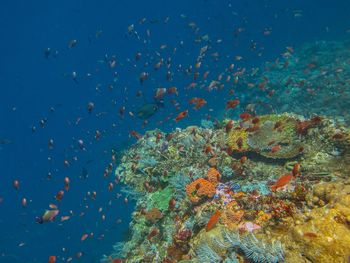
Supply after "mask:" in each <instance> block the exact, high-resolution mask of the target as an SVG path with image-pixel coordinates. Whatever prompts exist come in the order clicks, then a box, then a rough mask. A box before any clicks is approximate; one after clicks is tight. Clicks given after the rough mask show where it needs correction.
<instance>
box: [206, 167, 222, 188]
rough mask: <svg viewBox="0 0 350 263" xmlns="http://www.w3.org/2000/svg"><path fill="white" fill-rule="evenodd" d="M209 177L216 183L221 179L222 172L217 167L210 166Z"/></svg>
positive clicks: (210, 180) (209, 179)
mask: <svg viewBox="0 0 350 263" xmlns="http://www.w3.org/2000/svg"><path fill="white" fill-rule="evenodd" d="M207 178H208V181H209V182H211V183H212V184H214V185H216V184H217V183H218V182H219V181H220V178H221V174H220V173H219V171H218V170H216V169H215V168H209V170H208V172H207Z"/></svg>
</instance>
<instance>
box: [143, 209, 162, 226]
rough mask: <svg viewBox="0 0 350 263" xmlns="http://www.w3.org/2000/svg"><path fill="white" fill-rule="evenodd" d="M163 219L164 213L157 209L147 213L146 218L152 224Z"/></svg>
mask: <svg viewBox="0 0 350 263" xmlns="http://www.w3.org/2000/svg"><path fill="white" fill-rule="evenodd" d="M162 217H163V214H162V212H160V211H159V209H158V208H155V207H154V208H152V209H151V210H149V211H147V212H146V214H145V218H146V219H147V220H148V221H151V222H152V223H155V222H156V221H158V219H161V218H162Z"/></svg>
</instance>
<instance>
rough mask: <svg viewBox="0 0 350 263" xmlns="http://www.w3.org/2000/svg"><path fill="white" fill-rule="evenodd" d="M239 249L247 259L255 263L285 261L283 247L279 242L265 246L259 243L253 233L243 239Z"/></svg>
mask: <svg viewBox="0 0 350 263" xmlns="http://www.w3.org/2000/svg"><path fill="white" fill-rule="evenodd" d="M239 247H240V248H241V249H242V251H243V252H244V254H245V256H246V258H248V259H250V260H252V261H253V262H255V263H278V262H282V261H283V260H284V254H283V250H282V246H281V243H280V242H279V241H276V242H274V243H271V244H265V243H263V242H261V241H259V240H258V239H257V238H256V237H255V236H254V234H253V233H250V234H248V235H246V236H245V237H243V238H242V239H241V243H240V245H239Z"/></svg>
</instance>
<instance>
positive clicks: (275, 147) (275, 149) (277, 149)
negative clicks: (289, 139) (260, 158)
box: [271, 144, 281, 153]
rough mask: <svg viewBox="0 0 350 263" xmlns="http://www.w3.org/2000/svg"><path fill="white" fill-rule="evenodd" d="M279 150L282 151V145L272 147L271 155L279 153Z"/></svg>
mask: <svg viewBox="0 0 350 263" xmlns="http://www.w3.org/2000/svg"><path fill="white" fill-rule="evenodd" d="M279 150H281V146H280V145H278V144H277V145H274V146H272V148H271V153H276V152H278V151H279Z"/></svg>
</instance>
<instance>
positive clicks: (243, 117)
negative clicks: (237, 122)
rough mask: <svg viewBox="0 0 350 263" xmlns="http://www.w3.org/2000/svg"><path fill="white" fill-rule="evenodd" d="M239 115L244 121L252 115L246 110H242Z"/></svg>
mask: <svg viewBox="0 0 350 263" xmlns="http://www.w3.org/2000/svg"><path fill="white" fill-rule="evenodd" d="M239 117H240V118H241V119H242V120H244V121H246V120H248V119H250V118H251V117H252V116H251V115H250V114H249V113H248V112H243V113H241V114H240V115H239Z"/></svg>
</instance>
